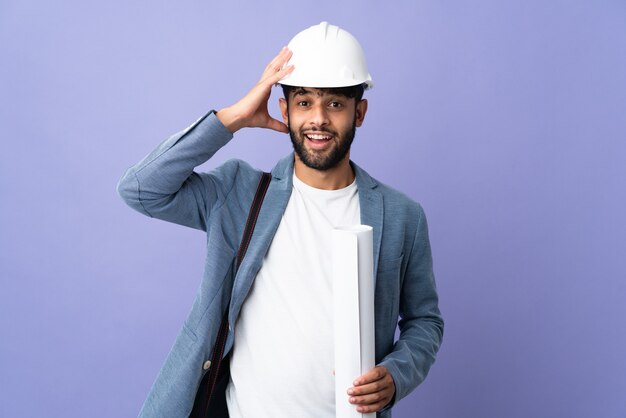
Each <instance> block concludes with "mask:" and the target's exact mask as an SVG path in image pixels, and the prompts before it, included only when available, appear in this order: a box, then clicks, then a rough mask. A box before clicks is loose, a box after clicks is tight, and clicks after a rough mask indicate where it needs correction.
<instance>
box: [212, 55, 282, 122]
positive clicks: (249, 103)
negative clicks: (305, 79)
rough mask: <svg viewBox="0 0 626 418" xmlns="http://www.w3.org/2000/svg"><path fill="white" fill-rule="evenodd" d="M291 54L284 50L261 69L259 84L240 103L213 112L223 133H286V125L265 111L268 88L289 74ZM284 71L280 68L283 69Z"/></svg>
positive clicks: (269, 92) (270, 88)
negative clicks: (250, 130) (259, 130)
mask: <svg viewBox="0 0 626 418" xmlns="http://www.w3.org/2000/svg"><path fill="white" fill-rule="evenodd" d="M291 54H292V53H291V51H290V50H289V49H287V47H284V48H283V49H282V50H281V51H280V53H279V54H278V55H277V56H276V57H274V59H273V60H272V61H271V62H270V63H269V64H268V65H267V67H265V71H264V72H263V75H262V76H261V79H260V80H259V82H258V83H257V84H256V85H255V86H254V87H253V88H252V90H250V91H249V92H248V94H246V95H245V96H244V97H243V98H242V99H241V100H239V101H238V102H237V103H235V104H234V105H232V106H229V107H227V108H224V109H222V110H220V111H219V112H217V117H218V119H219V120H220V121H221V122H222V124H224V126H225V127H226V129H228V130H229V131H230V132H231V133H235V132H236V131H238V130H239V129H241V128H267V129H273V130H275V131H279V132H285V133H288V132H289V129H288V128H287V125H285V124H284V123H282V122H281V121H279V120H277V119H274V118H272V117H271V116H270V114H269V112H268V111H267V102H268V100H269V98H270V94H271V92H272V86H273V85H274V84H276V83H277V82H278V81H280V80H281V79H282V78H283V77H285V76H286V75H287V74H289V73H291V72H292V71H293V65H289V66H285V63H287V61H289V59H290V58H291ZM283 67H284V68H283Z"/></svg>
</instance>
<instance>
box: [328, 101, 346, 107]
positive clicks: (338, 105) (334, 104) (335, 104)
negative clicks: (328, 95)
mask: <svg viewBox="0 0 626 418" xmlns="http://www.w3.org/2000/svg"><path fill="white" fill-rule="evenodd" d="M328 106H330V107H334V108H340V107H342V106H343V104H341V103H339V102H330V103H329V104H328Z"/></svg>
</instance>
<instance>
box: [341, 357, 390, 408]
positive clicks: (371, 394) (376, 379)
mask: <svg viewBox="0 0 626 418" xmlns="http://www.w3.org/2000/svg"><path fill="white" fill-rule="evenodd" d="M395 390H396V388H395V384H394V382H393V378H392V377H391V374H389V371H388V370H387V368H386V367H384V366H377V367H375V368H373V369H372V370H370V371H369V372H367V373H365V374H363V375H362V376H360V377H358V378H357V379H356V380H355V381H354V387H352V388H350V389H348V395H350V398H349V399H348V401H349V402H350V403H352V404H355V405H357V411H359V412H376V411H379V410H381V409H382V408H384V407H385V406H386V405H387V404H388V403H389V402H391V399H392V398H393V394H394V393H395Z"/></svg>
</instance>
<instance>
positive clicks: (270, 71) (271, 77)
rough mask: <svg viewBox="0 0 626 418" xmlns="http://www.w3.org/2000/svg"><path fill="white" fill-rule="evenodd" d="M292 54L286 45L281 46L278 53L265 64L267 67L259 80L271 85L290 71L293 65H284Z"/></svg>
mask: <svg viewBox="0 0 626 418" xmlns="http://www.w3.org/2000/svg"><path fill="white" fill-rule="evenodd" d="M292 55H293V53H292V52H291V51H290V50H289V49H288V48H287V47H283V49H281V50H280V52H279V53H278V55H276V56H275V57H274V59H272V61H271V62H270V63H269V64H267V67H265V71H264V72H263V75H262V76H261V82H263V83H267V84H270V85H273V84H275V83H276V82H278V81H279V80H280V79H281V78H283V77H285V76H286V75H287V74H289V73H290V72H292V71H293V65H287V66H285V64H286V63H287V62H288V61H289V60H290V59H291V56H292Z"/></svg>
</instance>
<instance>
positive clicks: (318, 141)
mask: <svg viewBox="0 0 626 418" xmlns="http://www.w3.org/2000/svg"><path fill="white" fill-rule="evenodd" d="M304 137H305V138H306V139H307V140H309V142H310V143H311V144H313V145H319V146H321V145H325V144H326V143H328V142H329V141H330V140H331V139H332V138H333V136H332V135H331V134H329V133H327V132H309V133H305V134H304Z"/></svg>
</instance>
